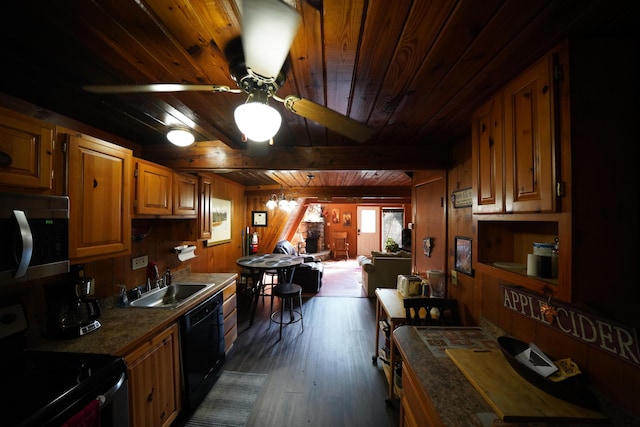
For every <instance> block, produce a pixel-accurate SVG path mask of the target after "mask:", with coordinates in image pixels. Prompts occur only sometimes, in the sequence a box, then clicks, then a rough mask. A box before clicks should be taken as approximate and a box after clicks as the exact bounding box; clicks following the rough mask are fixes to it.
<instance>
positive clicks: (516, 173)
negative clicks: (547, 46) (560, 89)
mask: <svg viewBox="0 0 640 427" xmlns="http://www.w3.org/2000/svg"><path fill="white" fill-rule="evenodd" d="M554 67H555V64H554V61H553V55H552V54H549V55H546V56H544V57H543V58H542V59H541V60H540V61H538V63H536V64H535V65H534V66H533V67H531V68H530V69H529V70H527V71H526V72H525V73H523V74H522V75H521V76H520V77H518V78H516V79H515V80H513V81H512V82H511V83H510V84H509V85H507V87H506V88H505V89H504V141H505V144H504V159H505V161H504V171H505V182H504V184H505V185H504V187H505V198H504V203H505V211H506V212H507V213H512V212H553V211H555V206H556V203H555V200H556V196H555V177H556V174H555V165H556V159H555V155H554V154H555V152H554V150H555V138H554V122H553V114H554V110H555V108H554V107H555V106H554V99H555V97H554V93H555V84H554V75H555V73H554Z"/></svg>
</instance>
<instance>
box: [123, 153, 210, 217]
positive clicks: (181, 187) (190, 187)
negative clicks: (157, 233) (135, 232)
mask: <svg viewBox="0 0 640 427" xmlns="http://www.w3.org/2000/svg"><path fill="white" fill-rule="evenodd" d="M135 163H136V165H135V170H134V177H135V199H134V202H133V211H134V214H135V215H140V216H146V215H153V216H159V217H164V216H170V217H176V216H178V217H181V218H188V217H190V218H195V217H196V216H197V214H198V179H197V178H196V177H195V176H193V175H188V174H181V173H176V172H173V170H171V169H169V168H167V167H165V166H161V165H158V164H155V163H151V162H148V161H146V160H143V159H135Z"/></svg>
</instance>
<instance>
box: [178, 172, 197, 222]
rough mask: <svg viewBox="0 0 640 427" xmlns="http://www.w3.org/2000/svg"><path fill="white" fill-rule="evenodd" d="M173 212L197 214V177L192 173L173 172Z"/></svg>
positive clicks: (194, 215)
mask: <svg viewBox="0 0 640 427" xmlns="http://www.w3.org/2000/svg"><path fill="white" fill-rule="evenodd" d="M173 214H174V215H189V216H193V217H194V218H195V217H196V215H198V178H196V177H195V176H193V175H184V174H178V173H174V174H173Z"/></svg>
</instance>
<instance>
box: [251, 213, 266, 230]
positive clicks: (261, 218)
mask: <svg viewBox="0 0 640 427" xmlns="http://www.w3.org/2000/svg"><path fill="white" fill-rule="evenodd" d="M251 225H252V226H254V227H266V226H267V211H251Z"/></svg>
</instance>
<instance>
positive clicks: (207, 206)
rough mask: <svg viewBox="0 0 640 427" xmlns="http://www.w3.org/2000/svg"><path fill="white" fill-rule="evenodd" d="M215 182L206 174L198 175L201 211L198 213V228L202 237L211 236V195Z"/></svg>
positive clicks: (207, 237) (208, 237)
mask: <svg viewBox="0 0 640 427" xmlns="http://www.w3.org/2000/svg"><path fill="white" fill-rule="evenodd" d="M212 185H213V182H212V181H211V178H209V177H206V176H199V177H198V191H199V195H200V200H199V207H198V209H199V210H200V213H199V214H198V228H199V234H200V235H199V236H198V238H200V239H210V238H211V231H212V229H211V227H212V222H211V221H212V218H211V195H212V190H213V187H212Z"/></svg>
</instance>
